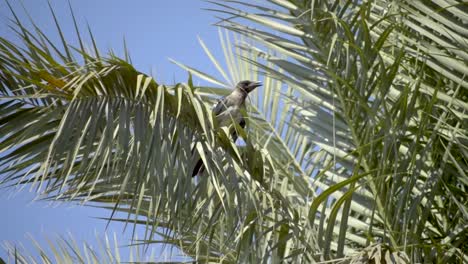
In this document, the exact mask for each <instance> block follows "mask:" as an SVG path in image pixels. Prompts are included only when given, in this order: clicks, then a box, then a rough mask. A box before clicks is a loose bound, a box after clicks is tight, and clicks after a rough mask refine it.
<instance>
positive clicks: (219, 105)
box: [212, 96, 227, 115]
mask: <svg viewBox="0 0 468 264" xmlns="http://www.w3.org/2000/svg"><path fill="white" fill-rule="evenodd" d="M226 101H227V96H223V97H221V98H219V99H218V101H217V102H216V104H215V105H213V108H212V111H213V113H214V114H215V115H219V114H221V113H222V112H223V111H224V110H226V108H227V107H226Z"/></svg>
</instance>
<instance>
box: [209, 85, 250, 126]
mask: <svg viewBox="0 0 468 264" xmlns="http://www.w3.org/2000/svg"><path fill="white" fill-rule="evenodd" d="M246 97H247V92H244V91H242V90H240V89H237V88H236V89H234V91H233V92H232V93H231V94H230V95H228V96H225V97H223V98H221V99H219V100H218V102H217V103H216V104H215V105H214V107H213V109H212V111H213V113H214V114H215V116H216V120H217V121H218V124H219V125H220V126H227V125H230V124H232V122H235V123H238V124H242V123H244V124H245V120H244V117H243V115H242V109H245V98H246Z"/></svg>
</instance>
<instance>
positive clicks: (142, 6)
mask: <svg viewBox="0 0 468 264" xmlns="http://www.w3.org/2000/svg"><path fill="white" fill-rule="evenodd" d="M10 2H12V5H13V7H14V9H15V10H16V11H17V12H18V15H19V17H20V19H21V20H22V21H27V16H26V15H25V13H24V11H23V10H22V7H21V5H20V4H19V3H20V1H10ZM22 2H23V3H24V6H25V7H26V9H27V10H28V12H29V14H30V15H31V17H32V18H33V19H34V21H35V22H36V23H37V24H38V25H39V26H40V28H41V29H43V30H44V32H45V33H46V35H47V36H49V37H50V38H51V40H53V41H54V42H56V43H58V42H59V41H60V39H59V35H58V34H57V32H56V30H55V25H54V22H53V19H52V16H51V14H50V11H49V8H48V5H47V1H45V0H23V1H22ZM70 2H71V5H72V7H73V10H74V12H75V16H76V18H77V20H78V24H79V27H80V29H81V30H82V33H84V32H86V24H87V23H89V25H90V26H91V29H92V31H93V33H94V36H95V38H96V41H97V43H98V46H99V49H100V51H101V53H106V51H107V50H109V49H110V48H112V49H113V50H114V51H115V53H117V54H118V55H121V56H123V53H122V51H123V39H124V37H125V40H126V43H127V47H128V50H129V51H130V56H131V58H132V62H133V64H134V66H135V67H136V68H137V69H138V70H140V71H143V72H147V73H150V72H152V73H153V74H154V76H155V77H156V81H158V82H162V83H174V82H185V81H187V77H188V74H187V73H186V72H185V71H184V70H182V69H180V68H179V67H178V66H176V65H174V64H172V63H170V62H169V60H168V58H173V59H176V60H177V61H180V62H183V63H185V64H188V65H191V66H194V67H197V68H201V69H203V70H204V71H206V72H208V73H210V74H213V75H216V73H215V70H214V69H215V68H214V67H213V66H212V65H211V64H210V63H207V61H208V59H207V57H206V56H205V54H204V52H203V50H202V48H201V47H200V45H199V43H198V39H197V36H199V37H201V38H202V39H203V40H204V42H205V43H206V44H207V46H208V47H209V48H210V50H212V52H213V53H214V54H215V56H217V57H219V58H221V56H222V55H221V47H220V45H219V42H218V31H217V28H216V27H214V26H212V24H213V23H215V22H216V21H217V19H216V18H215V14H213V13H211V12H209V11H205V10H202V8H207V7H209V6H210V5H209V3H206V2H203V1H198V0H171V1H155V0H139V1H124V0H99V1H96V0H70ZM51 4H52V6H53V8H54V10H55V12H56V15H57V17H58V20H59V22H60V24H61V26H62V30H63V32H64V33H65V37H66V39H67V40H68V41H69V42H70V43H71V44H74V45H76V46H78V45H77V39H76V35H75V31H74V28H73V22H72V19H71V15H70V11H69V7H68V3H67V1H63V0H52V1H51ZM10 18H11V14H10V13H9V11H8V8H7V5H6V3H5V2H4V1H0V25H1V26H0V36H1V37H4V38H7V39H9V40H15V35H14V33H13V32H12V31H11V30H10V29H9V28H8V27H7V26H6V25H11V22H10V21H9V19H10ZM88 40H89V39H88ZM87 43H88V44H89V46H91V42H90V41H87ZM0 158H1V157H0ZM34 195H35V194H34V193H30V192H29V190H28V189H25V190H23V191H21V192H19V193H15V190H13V189H11V188H10V189H9V190H8V191H5V190H3V189H2V190H1V191H0V199H1V200H0V212H2V217H0V242H2V241H11V242H16V243H22V244H23V245H25V247H26V248H28V249H30V248H32V244H31V243H30V241H29V239H28V238H27V236H26V234H31V235H32V236H33V237H34V238H36V239H37V240H38V241H39V242H40V243H44V242H45V240H44V237H45V236H47V237H53V235H54V234H55V235H56V234H58V235H66V234H67V233H68V232H71V233H72V234H73V236H74V238H75V239H77V240H78V241H81V240H87V241H93V240H94V238H95V232H98V233H103V232H104V230H105V225H106V222H105V221H102V220H97V219H93V218H92V217H100V216H101V217H102V216H104V217H106V216H109V213H110V212H107V211H102V210H99V209H94V208H90V207H80V206H76V205H71V204H62V205H58V206H57V205H54V206H51V205H50V204H48V203H46V202H40V201H39V202H31V201H32V200H33V198H34ZM108 231H110V232H116V233H118V234H120V236H121V237H124V238H128V235H122V226H121V225H118V224H112V225H111V227H110V229H109V230H108ZM5 255H6V254H5V252H4V251H3V250H0V257H5Z"/></svg>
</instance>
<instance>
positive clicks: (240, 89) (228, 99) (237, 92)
mask: <svg viewBox="0 0 468 264" xmlns="http://www.w3.org/2000/svg"><path fill="white" fill-rule="evenodd" d="M261 85H262V83H261V82H254V81H248V80H245V81H241V82H239V83H238V84H237V85H236V87H235V88H234V89H233V90H232V92H231V94H229V95H227V96H224V97H222V98H220V99H219V100H218V102H217V103H216V104H215V105H214V107H213V109H212V111H213V114H214V115H215V116H216V120H217V121H218V124H219V125H220V126H226V125H229V124H231V123H232V122H236V123H237V124H239V126H240V127H242V128H244V127H245V124H246V123H245V119H244V116H243V115H242V109H243V108H245V99H246V98H247V95H248V94H249V93H250V92H251V91H253V90H254V89H255V88H257V87H259V86H261ZM231 138H232V140H233V141H234V142H235V141H236V140H237V133H236V131H235V130H234V131H233V132H232V133H231ZM201 171H203V161H202V159H199V160H198V162H197V164H196V165H195V168H194V169H193V172H192V177H194V176H196V175H197V174H199V173H200V172H201Z"/></svg>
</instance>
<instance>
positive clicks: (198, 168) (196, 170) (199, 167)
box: [192, 159, 205, 177]
mask: <svg viewBox="0 0 468 264" xmlns="http://www.w3.org/2000/svg"><path fill="white" fill-rule="evenodd" d="M204 169H205V166H203V160H202V159H199V160H198V162H197V164H196V165H195V168H193V171H192V177H195V176H197V175H198V174H199V173H200V172H202V171H203V170H204Z"/></svg>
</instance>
